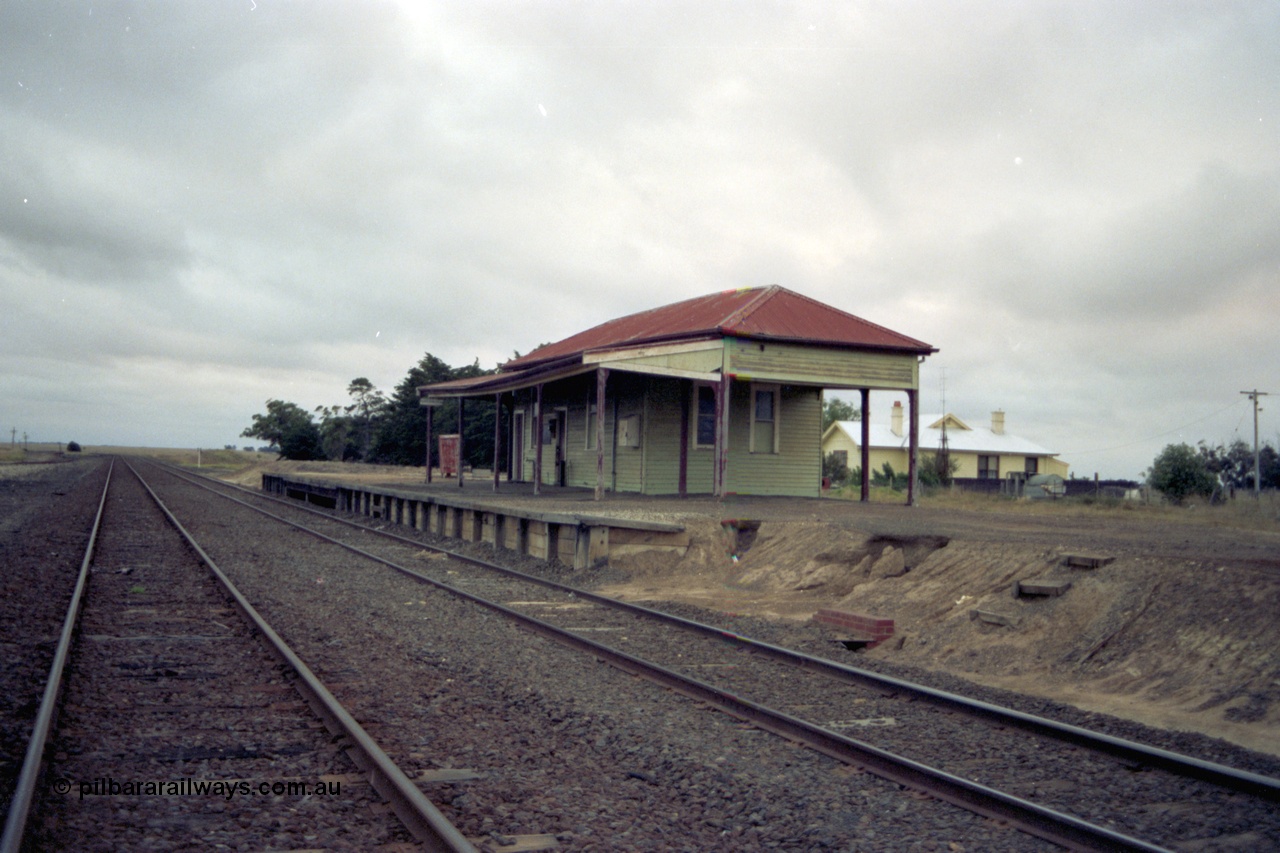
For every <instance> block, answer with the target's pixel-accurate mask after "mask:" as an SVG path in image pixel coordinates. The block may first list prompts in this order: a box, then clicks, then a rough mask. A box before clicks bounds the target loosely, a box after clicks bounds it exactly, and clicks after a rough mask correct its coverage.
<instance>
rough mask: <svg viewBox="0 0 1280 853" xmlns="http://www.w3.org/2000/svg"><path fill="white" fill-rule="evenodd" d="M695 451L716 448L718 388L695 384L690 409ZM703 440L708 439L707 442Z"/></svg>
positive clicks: (704, 383) (706, 384)
mask: <svg viewBox="0 0 1280 853" xmlns="http://www.w3.org/2000/svg"><path fill="white" fill-rule="evenodd" d="M689 408H690V412H689V417H690V419H691V420H692V421H693V423H692V424H690V426H691V427H692V430H691V431H692V433H693V448H694V450H714V449H715V446H716V386H714V385H712V384H711V383H710V382H695V383H693V405H692V406H690V407H689ZM703 439H706V440H705V441H704V440H703Z"/></svg>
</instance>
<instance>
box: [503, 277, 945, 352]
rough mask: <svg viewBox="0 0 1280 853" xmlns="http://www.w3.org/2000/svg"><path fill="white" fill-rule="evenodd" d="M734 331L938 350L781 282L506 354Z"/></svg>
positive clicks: (602, 346)
mask: <svg viewBox="0 0 1280 853" xmlns="http://www.w3.org/2000/svg"><path fill="white" fill-rule="evenodd" d="M724 336H735V337H743V338H761V339H768V340H778V341H793V342H798V343H806V344H826V345H832V346H844V347H861V348H867V349H882V350H893V351H899V352H901V351H909V352H916V353H920V354H922V355H928V354H930V353H934V352H937V349H935V348H934V347H931V346H929V345H928V344H926V343H923V342H922V341H918V340H916V339H915V338H909V337H907V336H906V335H901V334H898V333H897V332H895V331H892V330H891V329H886V328H885V327H884V326H878V325H876V324H875V323H871V322H868V321H866V320H863V319H862V318H861V317H855V316H854V315H852V314H848V313H846V312H844V311H841V310H840V309H838V308H833V307H832V306H830V305H826V304H824V303H822V302H818V301H817V300H816V299H810V298H809V297H807V296H802V295H801V294H799V293H795V292H793V291H790V290H787V289H786V288H785V287H779V286H778V285H776V284H775V285H770V286H768V287H754V288H745V289H742V290H725V291H722V292H720V293H712V294H709V295H707V296H699V297H695V298H693V299H686V300H684V301H682V302H675V303H672V304H671V305H663V306H662V307H660V308H651V309H649V310H648V311H641V312H639V313H637V314H629V315H627V316H626V317H619V318H618V319H616V320H610V321H608V322H606V323H601V324H600V325H598V326H593V327H592V328H590V329H587V330H586V331H584V332H579V333H578V334H576V335H571V336H569V337H567V338H565V339H564V340H562V341H557V342H556V343H553V344H547V345H545V346H541V347H538V349H536V350H534V351H533V352H531V353H529V354H527V355H523V356H521V357H519V358H515V359H512V360H511V361H509V362H507V363H506V364H504V365H503V370H509V369H523V368H528V367H533V366H535V365H539V364H543V363H546V362H550V361H555V360H558V359H562V358H568V357H572V356H576V355H580V354H582V353H586V352H590V351H592V350H600V349H610V348H614V347H620V346H637V345H640V344H653V343H672V342H677V341H690V340H700V339H707V338H719V337H724Z"/></svg>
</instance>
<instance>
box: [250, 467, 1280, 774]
mask: <svg viewBox="0 0 1280 853" xmlns="http://www.w3.org/2000/svg"><path fill="white" fill-rule="evenodd" d="M270 467H271V468H273V469H275V470H289V471H293V472H296V473H311V474H317V475H322V476H325V477H326V478H332V477H335V476H336V477H344V478H347V477H350V478H358V479H360V480H368V481H372V482H379V483H387V484H392V483H394V484H397V485H401V486H404V485H414V486H419V485H420V483H421V480H422V479H423V477H422V474H423V472H422V470H421V469H417V470H416V471H415V470H413V469H409V470H404V469H373V468H369V467H365V466H351V465H345V466H334V465H333V464H332V463H273V464H272V465H271V466H270ZM260 474H261V470H260V469H255V470H246V471H243V472H240V474H239V475H238V476H235V477H233V478H234V479H238V480H240V481H242V482H246V483H248V484H251V485H256V484H257V483H258V482H260ZM475 484H476V490H477V492H479V491H480V487H481V486H482V485H484V484H485V480H484V478H483V475H480V476H479V477H477V478H476V479H475ZM436 488H448V486H437V487H436ZM468 496H469V497H471V496H473V495H471V494H470V493H469V494H468ZM474 496H479V495H474ZM488 497H489V498H490V499H492V498H493V497H494V496H493V494H492V492H491V491H490V492H489V494H488ZM588 498H589V495H583V494H582V493H580V492H578V493H574V492H554V493H552V494H548V495H543V496H542V497H539V498H536V499H534V498H529V497H522V496H519V495H513V494H510V490H509V491H508V493H507V495H506V496H505V497H502V496H500V497H499V498H498V499H499V500H502V501H512V502H520V501H523V500H537V501H538V502H539V506H541V507H543V508H546V509H564V510H577V511H584V512H592V513H616V514H620V515H628V516H632V517H636V516H640V517H645V518H654V519H665V520H673V521H680V522H682V523H684V524H685V525H686V529H687V530H688V531H689V532H690V545H689V548H688V550H687V552H686V553H685V554H684V556H683V557H680V558H678V559H677V558H674V557H673V556H671V555H655V554H648V555H638V556H634V557H630V558H625V559H620V560H615V562H614V565H613V566H612V567H611V569H610V571H609V572H608V579H609V582H607V583H606V584H605V585H603V586H601V587H598V589H599V590H600V591H602V592H605V593H606V594H609V595H613V596H616V597H618V598H621V599H626V600H629V601H636V602H654V601H677V602H682V603H686V604H691V605H696V606H698V607H701V608H704V609H706V610H708V611H712V612H729V613H741V614H749V615H755V616H763V617H768V618H773V619H779V620H796V621H808V620H811V619H812V616H813V614H814V612H815V611H817V610H818V609H820V608H839V609H845V610H851V611H854V612H858V613H863V614H868V615H874V616H878V617H886V618H891V619H893V620H894V622H895V634H894V636H893V637H892V638H891V639H890V640H889V641H887V642H886V643H884V644H882V645H881V646H879V647H877V648H875V649H872V650H870V651H868V652H866V653H865V654H867V655H870V656H872V657H876V658H883V659H886V660H890V661H894V662H901V663H906V664H911V665H915V666H920V667H925V668H929V669H937V670H945V671H947V672H950V673H952V674H955V675H959V676H962V677H964V678H967V679H969V680H971V681H975V682H978V683H982V684H987V685H991V686H996V687H1002V688H1005V689H1009V690H1015V691H1019V692H1023V693H1029V694H1034V695H1039V696H1043V697H1045V698H1050V699H1055V700H1058V701H1063V702H1067V703H1070V704H1072V705H1075V706H1077V707H1079V708H1082V709H1085V710H1092V711H1098V712H1105V713H1108V714H1113V715H1115V716H1119V717H1124V718H1128V719H1133V720H1137V721H1140V722H1143V723H1146V724H1149V725H1154V726H1159V727H1162V728H1171V729H1181V730H1187V731H1195V732H1200V733H1203V734H1208V735H1212V736H1216V737H1221V738H1223V739H1226V740H1228V741H1231V742H1234V743H1237V744H1240V745H1242V746H1246V747H1249V748H1252V749H1256V750H1259V751H1263V752H1268V753H1272V754H1277V755H1280V630H1278V629H1277V624H1276V619H1277V615H1278V614H1280V512H1278V511H1277V504H1276V503H1275V502H1270V503H1268V502H1265V501H1264V503H1263V504H1262V505H1261V506H1255V505H1251V508H1249V509H1247V510H1245V511H1242V510H1241V509H1239V508H1238V507H1237V508H1226V509H1223V508H1216V507H1192V508H1151V507H1128V506H1111V507H1099V506H1091V507H1090V506H1083V507H1082V506H1081V505H1079V504H1075V503H1060V504H1052V505H1048V504H1035V505H1032V504H1028V503H1025V502H1022V503H1015V502H1006V501H999V500H996V499H983V500H982V501H978V502H974V501H973V500H965V501H960V502H958V503H957V502H956V501H954V500H953V499H949V498H947V497H945V496H944V497H941V498H937V499H929V498H926V499H924V500H923V501H922V505H921V506H917V507H906V506H902V505H900V504H888V503H871V504H861V503H857V502H853V501H848V500H837V499H816V500H815V499H778V498H729V499H726V500H724V501H715V500H712V499H710V498H693V499H688V500H684V501H680V500H674V499H651V498H636V497H630V498H628V497H623V496H615V495H610V496H608V499H607V500H606V501H604V502H603V503H600V504H596V503H591V502H589V501H588V500H587V499H588ZM726 519H754V520H758V521H759V522H760V524H759V527H758V529H757V530H755V531H754V533H752V532H745V533H741V534H739V533H736V532H735V529H734V528H732V527H727V526H725V525H724V524H722V522H723V521H724V520H726ZM1073 554H1086V555H1095V556H1100V557H1104V558H1107V562H1106V563H1105V565H1101V566H1099V567H1097V568H1091V569H1090V568H1074V567H1071V566H1069V565H1068V564H1067V561H1066V557H1068V556H1069V555H1073ZM1031 580H1049V581H1059V582H1069V583H1070V587H1069V588H1068V589H1067V590H1066V592H1065V593H1064V594H1062V595H1060V596H1056V597H1026V596H1022V597H1019V596H1017V595H1016V594H1015V591H1016V589H1017V584H1018V582H1019V581H1031ZM975 617H976V618H975ZM833 636H834V631H833ZM855 662H856V661H855Z"/></svg>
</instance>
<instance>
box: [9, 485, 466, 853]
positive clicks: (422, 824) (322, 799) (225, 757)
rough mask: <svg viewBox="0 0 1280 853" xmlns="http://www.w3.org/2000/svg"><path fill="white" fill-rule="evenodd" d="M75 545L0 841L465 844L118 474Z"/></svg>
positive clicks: (17, 845)
mask: <svg viewBox="0 0 1280 853" xmlns="http://www.w3.org/2000/svg"><path fill="white" fill-rule="evenodd" d="M88 539H89V541H88V545H87V547H86V549H85V552H84V556H83V560H82V562H81V566H80V571H79V573H78V575H77V578H76V589H75V591H74V593H73V594H72V596H71V604H70V606H69V608H68V610H67V615H66V618H65V619H64V622H63V626H62V629H61V633H60V636H59V642H58V648H57V651H56V653H55V655H54V661H53V664H52V666H51V669H50V677H49V681H48V684H47V686H46V688H45V691H44V698H43V701H42V703H41V707H40V710H39V712H38V714H37V717H36V721H35V723H34V725H33V727H32V728H33V731H32V735H31V740H30V746H29V748H28V750H27V755H26V760H25V761H24V764H23V767H22V771H21V774H20V776H19V779H18V782H17V784H16V786H15V793H14V795H13V797H12V800H11V804H10V809H9V817H8V819H7V821H6V824H5V830H4V835H3V839H2V841H0V849H2V850H3V851H5V853H9V851H18V850H20V849H32V850H34V849H67V850H71V849H75V850H121V849H179V848H183V849H186V848H193V847H200V848H219V847H221V848H224V849H269V848H274V849H304V848H325V849H353V850H355V849H359V850H371V849H383V850H387V851H391V850H397V849H404V850H408V849H420V844H419V841H421V842H423V843H425V844H426V845H427V846H428V847H429V848H431V849H437V850H474V849H475V847H474V846H473V845H471V844H470V843H469V842H468V841H466V839H464V838H463V837H462V836H461V835H460V834H459V833H458V832H457V831H456V829H454V828H453V827H452V826H451V825H449V824H448V822H447V821H445V820H444V819H443V818H442V817H441V815H440V814H439V812H438V811H437V810H435V808H434V807H433V806H431V804H430V803H429V802H428V801H427V800H426V798H425V797H424V796H423V795H422V793H421V792H420V791H419V790H418V789H417V788H416V787H415V786H414V785H413V783H412V782H410V781H409V780H408V779H407V777H406V776H405V775H404V774H403V772H402V771H400V770H399V768H396V767H395V766H394V765H393V764H391V763H390V762H389V761H387V759H386V757H385V755H382V754H381V751H380V750H379V749H378V747H377V746H376V744H373V743H372V741H371V740H370V739H369V738H368V736H367V735H366V734H365V733H364V732H363V731H362V730H361V729H360V727H359V726H358V725H357V724H355V723H354V720H352V719H350V717H349V715H348V714H347V713H346V711H345V710H344V709H342V708H341V706H339V705H337V704H336V703H335V702H333V701H332V696H331V695H329V693H328V690H327V688H325V687H324V685H323V684H321V683H320V682H319V681H318V680H317V679H316V678H315V676H314V675H313V674H312V673H311V672H310V671H309V670H308V669H307V667H306V666H305V665H304V664H302V663H301V661H300V660H299V659H298V658H297V657H296V655H295V654H294V653H293V652H292V650H290V649H289V647H288V646H287V645H285V644H284V643H283V642H282V641H281V640H280V638H279V636H278V635H277V634H275V632H274V631H273V630H272V629H271V628H270V626H268V625H266V623H265V622H263V621H262V620H261V618H260V617H259V616H258V615H257V613H256V612H255V611H254V609H253V608H252V606H251V605H249V604H248V602H247V601H245V600H244V599H243V597H242V596H240V595H239V593H238V591H236V590H235V589H234V587H232V586H230V585H228V584H227V583H226V580H225V576H223V575H222V573H221V572H220V571H219V569H218V568H217V566H216V565H213V564H212V563H211V562H210V561H208V559H207V557H206V555H204V554H202V553H201V551H200V549H199V546H198V545H196V544H195V543H194V542H193V541H191V540H190V538H189V537H188V536H187V535H186V534H185V532H183V531H182V530H181V528H180V527H179V526H177V525H175V524H174V523H173V519H172V517H171V516H169V515H168V513H167V510H166V509H164V507H163V506H162V505H160V504H159V503H158V502H157V501H155V500H153V495H150V494H148V490H147V488H146V486H145V485H144V484H143V483H142V482H141V480H140V479H139V478H138V477H137V476H136V475H135V474H133V473H132V472H131V471H129V470H126V467H125V466H124V465H120V464H117V465H115V466H114V468H113V470H112V472H111V473H109V474H108V475H107V478H106V484H105V485H104V487H103V490H102V495H101V499H100V503H99V508H98V512H97V514H96V518H95V521H94V523H93V528H92V530H91V532H90V534H89V537H88ZM242 617H244V618H242ZM304 700H305V701H304ZM309 706H310V707H309ZM55 716H56V717H57V722H56V726H55ZM42 759H44V760H43V761H42ZM42 765H44V766H45V772H44V773H43V774H42V773H41V768H42ZM387 800H390V801H391V803H392V807H393V809H394V812H395V813H394V814H393V813H392V809H388V808H387V807H386V805H385V803H386V801H387ZM397 816H398V817H399V819H398V820H397ZM415 836H416V840H415Z"/></svg>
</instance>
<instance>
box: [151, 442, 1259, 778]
mask: <svg viewBox="0 0 1280 853" xmlns="http://www.w3.org/2000/svg"><path fill="white" fill-rule="evenodd" d="M166 468H169V470H170V473H172V474H173V475H174V476H178V477H184V478H186V477H187V475H186V472H179V471H177V470H174V469H172V468H171V467H170V466H166ZM201 479H202V480H208V479H209V478H207V477H199V478H197V479H195V480H189V481H190V482H192V484H193V485H198V486H201V487H202V488H205V489H208V490H209V491H212V492H214V493H215V494H221V495H222V497H224V498H226V499H227V500H232V501H236V502H238V503H241V504H243V505H244V506H246V507H249V508H251V509H254V510H256V511H258V512H264V513H265V510H262V509H260V508H258V507H254V506H253V505H252V504H249V503H246V502H244V501H241V500H240V499H239V498H234V497H232V496H230V495H226V494H223V493H221V492H218V491H217V490H216V489H213V488H211V487H210V486H207V485H205V484H203V483H200V482H198V480H201ZM212 482H217V483H218V484H219V485H222V486H230V487H233V488H235V489H237V490H240V491H243V492H245V493H247V494H251V495H253V496H254V497H257V498H262V499H266V500H270V501H274V502H276V503H280V504H282V505H284V506H289V507H291V508H293V509H297V510H303V511H305V512H309V513H312V514H314V515H318V516H320V517H322V518H325V519H329V520H331V521H335V522H338V523H340V524H345V525H348V526H350V527H353V528H355V529H357V530H362V531H365V532H367V533H372V534H375V535H377V536H382V537H384V538H387V539H391V540H394V541H397V542H401V543H403V544H406V545H411V546H413V547H415V548H426V549H429V550H433V551H437V552H439V553H442V554H447V555H448V556H450V557H452V558H454V559H456V560H461V561H462V562H465V563H470V564H472V565H477V566H482V567H484V568H486V569H490V570H492V571H495V572H499V573H501V574H504V575H507V576H509V577H514V578H518V579H520V580H523V581H527V582H529V583H533V584H538V585H540V586H542V587H545V588H548V589H554V590H557V591H559V592H564V593H571V594H573V595H575V596H577V597H578V598H579V599H582V600H585V601H590V602H592V603H594V604H599V605H601V606H604V607H611V608H614V609H617V610H621V611H623V612H629V613H633V614H636V615H640V616H644V617H647V618H651V619H656V620H659V621H662V622H665V623H667V624H671V625H677V626H679V627H681V628H685V629H687V630H690V631H694V632H697V633H700V634H704V635H706V636H711V637H716V638H719V639H721V640H724V641H725V642H728V643H730V644H733V645H737V646H741V647H744V648H747V649H750V650H751V651H754V652H757V653H759V654H762V655H764V656H766V657H769V658H772V659H774V660H780V661H783V662H785V663H789V664H792V665H794V666H798V667H800V668H802V669H807V670H810V671H813V672H819V673H821V674H823V675H826V676H829V677H831V678H835V679H837V680H840V681H844V682H847V683H852V684H857V685H860V686H863V687H870V688H872V689H875V690H880V691H886V690H887V691H893V692H902V693H908V694H911V695H913V696H917V697H920V698H922V699H925V700H927V701H929V702H932V703H934V704H937V705H942V706H946V707H949V708H952V709H954V710H957V711H960V712H962V713H965V714H968V715H970V716H974V717H979V718H983V719H988V720H995V721H997V722H1000V723H1002V724H1004V725H1008V726H1013V727H1016V728H1018V729H1020V730H1022V731H1026V732H1030V733H1032V734H1035V735H1039V736H1041V737H1047V738H1052V739H1054V740H1058V741H1061V742H1064V743H1069V744H1073V745H1076V746H1082V747H1085V748H1087V749H1090V750H1093V751H1095V752H1099V753H1102V754H1106V755H1111V756H1113V757H1116V758H1121V759H1124V760H1127V761H1134V762H1139V763H1142V764H1145V765H1149V766H1152V767H1158V768H1160V769H1162V770H1165V771H1167V772H1170V773H1174V774H1176V775H1179V776H1184V777H1187V778H1190V779H1196V780H1199V781H1202V782H1207V783H1210V784H1213V785H1217V786H1219V787H1222V788H1228V789H1231V790H1236V791H1240V792H1242V793H1246V794H1249V795H1250V796H1256V797H1261V798H1265V799H1270V800H1280V779H1277V778H1274V777H1271V776H1264V775H1262V774H1260V773H1253V772H1251V771H1248V770H1241V769H1239V768H1235V767H1230V766H1227V765H1225V764H1219V763H1217V762H1213V761H1206V760H1204V759H1201V758H1196V757H1194V756H1190V755H1185V754H1182V753H1177V752H1173V751H1171V750H1166V749H1160V748H1158V747H1154V746H1149V745H1147V744H1142V743H1138V742H1136V741H1131V740H1126V739H1124V738H1119V737H1115V736H1113V735H1108V734H1105V733H1103V732H1095V731H1091V730H1089V729H1085V728H1082V727H1080V726H1073V725H1070V724H1068V723H1063V722H1059V721H1057V720H1050V719H1048V718H1046V717H1039V716H1036V715H1034V714H1028V713H1025V712H1023V711H1018V710H1015V709H1013V708H1006V707H1004V706H1001V705H996V704H993V703H990V702H984V701H982V700H980V699H972V698H969V697H967V696H961V695H959V694H956V693H950V692H947V691H945V690H938V689H936V688H932V687H926V686H924V685H921V684H915V683H912V682H910V681H905V680H903V679H899V678H894V677H893V676H889V675H882V674H880V673H877V672H871V671H870V670H864V669H858V668H857V667H854V666H850V665H848V664H843V663H838V662H836V661H832V660H827V659H825V658H820V657H816V656H814V655H810V654H806V653H805V652H799V651H796V650H794V649H788V648H784V647H782V646H777V645H773V644H771V643H767V642H764V641H763V640H757V639H753V638H751V637H748V636H746V635H744V634H738V633H736V632H734V631H730V630H729V629H727V628H718V627H716V626H714V625H707V624H705V623H703V622H697V621H694V620H692V619H686V618H684V617H682V616H675V615H673V614H670V613H664V612H662V611H661V610H653V609H651V608H648V607H644V606H642V605H639V604H632V603H630V602H626V601H619V600H618V599H615V598H609V597H607V596H603V595H599V594H598V593H593V592H590V591H588V590H582V589H578V588H576V587H572V586H568V585H566V584H562V583H559V582H557V581H553V580H549V579H547V578H540V577H537V576H536V575H529V574H525V573H524V572H520V571H518V570H516V569H511V568H508V567H506V566H500V565H498V564H496V563H490V562H489V561H487V560H484V559H481V558H479V557H471V556H467V555H465V554H460V553H458V552H456V551H452V550H450V549H448V548H444V547H441V546H438V545H431V544H428V543H425V542H421V541H419V540H416V539H410V538H409V537H407V536H401V535H399V534H397V533H392V532H390V531H387V530H378V529H376V528H373V527H369V526H367V525H363V524H360V523H358V522H354V521H351V520H349V519H345V518H341V517H338V516H336V515H333V514H331V513H328V512H324V511H322V510H318V509H314V508H313V507H310V506H306V505H300V504H298V503H297V502H296V501H292V500H285V499H283V498H278V497H275V496H274V495H267V494H263V493H261V492H257V491H254V490H251V489H245V488H244V487H242V486H236V485H235V484H232V483H224V482H222V481H212ZM266 514H268V515H270V513H266ZM273 517H274V516H273ZM281 520H282V521H283V520H284V519H281Z"/></svg>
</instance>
